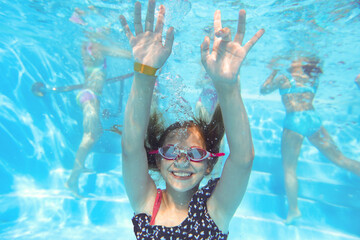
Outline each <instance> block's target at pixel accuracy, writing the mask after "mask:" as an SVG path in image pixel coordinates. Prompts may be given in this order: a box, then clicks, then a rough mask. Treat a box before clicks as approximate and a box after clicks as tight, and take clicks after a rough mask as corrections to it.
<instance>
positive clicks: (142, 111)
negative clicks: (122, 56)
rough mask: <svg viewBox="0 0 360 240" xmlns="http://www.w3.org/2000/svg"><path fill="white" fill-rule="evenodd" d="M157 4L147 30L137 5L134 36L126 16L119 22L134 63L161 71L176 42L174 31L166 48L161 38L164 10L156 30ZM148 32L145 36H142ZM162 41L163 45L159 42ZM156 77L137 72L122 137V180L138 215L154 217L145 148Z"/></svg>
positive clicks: (153, 192) (150, 8) (150, 6)
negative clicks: (152, 215) (130, 49)
mask: <svg viewBox="0 0 360 240" xmlns="http://www.w3.org/2000/svg"><path fill="white" fill-rule="evenodd" d="M154 12H155V1H152V0H149V2H148V11H147V14H146V24H145V25H144V26H145V28H143V27H142V24H141V4H140V2H136V3H135V13H134V22H135V23H136V24H135V35H134V34H133V33H132V32H131V31H130V28H129V26H128V24H127V21H126V19H125V17H124V16H123V15H121V16H120V22H121V25H122V26H123V29H124V32H125V34H126V36H127V38H128V40H129V43H130V45H131V47H132V53H133V56H134V60H135V61H136V62H138V63H141V64H143V65H147V66H150V67H153V68H161V67H162V66H163V65H164V63H165V62H166V60H167V58H168V57H169V56H170V53H171V50H172V45H173V41H174V29H173V28H172V27H170V28H169V29H168V30H167V32H166V40H165V45H163V44H162V41H161V36H162V31H163V25H164V15H165V7H164V6H163V5H161V6H160V8H159V13H158V19H157V22H156V25H155V29H154ZM144 32H145V34H143V33H144ZM159 39H160V41H159ZM155 80H156V77H154V76H149V75H145V74H142V73H138V72H135V74H134V82H133V85H132V88H131V92H130V96H129V99H128V102H127V105H126V109H125V117H124V128H123V137H122V155H123V159H122V161H123V169H122V170H123V178H124V183H125V188H126V192H127V194H128V197H129V200H130V203H131V206H132V208H133V209H134V211H135V213H142V212H144V213H147V214H151V213H152V207H153V204H154V202H155V197H156V185H155V183H154V181H153V180H152V178H151V177H150V175H149V172H148V162H147V154H146V150H145V147H144V140H145V134H146V130H147V126H148V122H149V115H150V106H151V98H152V95H153V91H154V85H155Z"/></svg>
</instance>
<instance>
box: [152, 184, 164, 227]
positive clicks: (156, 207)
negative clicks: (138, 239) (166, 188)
mask: <svg viewBox="0 0 360 240" xmlns="http://www.w3.org/2000/svg"><path fill="white" fill-rule="evenodd" d="M161 197H162V191H161V189H158V190H157V193H156V198H155V203H154V207H153V212H152V215H151V220H150V225H154V224H155V218H156V215H157V213H158V211H159V209H160V204H161Z"/></svg>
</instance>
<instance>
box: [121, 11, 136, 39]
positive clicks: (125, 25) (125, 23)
mask: <svg viewBox="0 0 360 240" xmlns="http://www.w3.org/2000/svg"><path fill="white" fill-rule="evenodd" d="M119 19H120V22H121V25H122V27H123V29H124V31H125V34H126V37H127V38H128V39H129V41H130V39H131V38H133V37H134V35H133V34H132V32H131V31H130V28H129V25H128V24H127V22H126V19H125V17H124V15H120V17H119Z"/></svg>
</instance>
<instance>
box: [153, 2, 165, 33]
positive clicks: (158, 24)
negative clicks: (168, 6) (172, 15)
mask: <svg viewBox="0 0 360 240" xmlns="http://www.w3.org/2000/svg"><path fill="white" fill-rule="evenodd" d="M164 15H165V7H164V5H160V8H159V15H158V18H157V22H156V26H155V32H156V33H162V31H163V27H164Z"/></svg>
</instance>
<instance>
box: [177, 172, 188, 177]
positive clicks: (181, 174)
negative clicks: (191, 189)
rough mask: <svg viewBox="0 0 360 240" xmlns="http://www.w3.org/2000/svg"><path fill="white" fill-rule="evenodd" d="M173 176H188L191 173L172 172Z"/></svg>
mask: <svg viewBox="0 0 360 240" xmlns="http://www.w3.org/2000/svg"><path fill="white" fill-rule="evenodd" d="M173 173H174V175H175V176H178V177H189V176H190V175H191V173H185V172H173Z"/></svg>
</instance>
